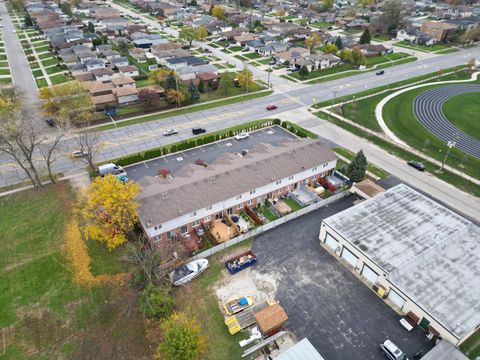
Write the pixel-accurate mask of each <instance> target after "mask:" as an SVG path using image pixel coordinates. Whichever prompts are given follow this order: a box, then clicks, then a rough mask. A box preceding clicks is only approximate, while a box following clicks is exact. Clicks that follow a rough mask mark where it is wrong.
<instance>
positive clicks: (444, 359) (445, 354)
mask: <svg viewBox="0 0 480 360" xmlns="http://www.w3.org/2000/svg"><path fill="white" fill-rule="evenodd" d="M422 360H468V357H466V356H465V355H463V353H462V352H461V351H460V350H458V349H457V348H456V347H455V346H453V345H452V344H450V343H449V342H448V341H446V340H441V341H440V342H439V343H438V344H437V345H435V347H434V348H433V349H432V350H430V351H429V352H428V353H426V354H425V355H424V356H422Z"/></svg>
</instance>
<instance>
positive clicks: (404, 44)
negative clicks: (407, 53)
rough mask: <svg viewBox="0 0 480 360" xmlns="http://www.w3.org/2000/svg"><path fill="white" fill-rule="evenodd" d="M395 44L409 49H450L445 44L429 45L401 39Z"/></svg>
mask: <svg viewBox="0 0 480 360" xmlns="http://www.w3.org/2000/svg"><path fill="white" fill-rule="evenodd" d="M393 45H396V46H400V47H404V48H407V49H412V50H418V51H423V52H433V51H438V50H445V49H448V46H447V45H444V44H434V45H432V46H427V45H419V44H411V43H409V42H408V41H399V42H396V43H394V44H393Z"/></svg>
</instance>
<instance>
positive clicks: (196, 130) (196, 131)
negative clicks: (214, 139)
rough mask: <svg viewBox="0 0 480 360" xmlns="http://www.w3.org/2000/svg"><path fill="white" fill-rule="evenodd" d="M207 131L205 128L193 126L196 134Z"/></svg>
mask: <svg viewBox="0 0 480 360" xmlns="http://www.w3.org/2000/svg"><path fill="white" fill-rule="evenodd" d="M205 132H207V130H205V129H203V128H193V129H192V133H194V134H195V135H198V134H203V133H205Z"/></svg>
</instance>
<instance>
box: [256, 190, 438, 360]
mask: <svg viewBox="0 0 480 360" xmlns="http://www.w3.org/2000/svg"><path fill="white" fill-rule="evenodd" d="M352 205H353V204H352V197H350V198H346V199H343V200H341V201H340V202H338V203H335V204H333V205H331V206H329V207H328V208H324V209H320V210H317V211H315V212H312V213H310V214H307V215H304V216H302V217H300V218H297V219H295V220H292V221H290V222H288V223H286V224H284V225H281V226H279V227H277V228H275V229H273V230H271V231H269V232H267V233H266V234H264V235H262V236H259V237H257V238H256V239H255V241H254V243H253V247H252V250H253V251H254V253H255V254H256V255H257V259H258V262H257V264H256V265H255V266H254V267H253V269H254V271H255V272H258V273H259V274H261V275H262V276H269V277H270V278H274V279H275V281H276V284H275V288H276V289H277V290H276V294H275V295H276V298H277V300H279V302H280V304H281V305H282V306H283V307H284V308H285V310H286V312H287V314H288V316H289V321H288V324H287V328H288V329H289V330H291V331H292V332H293V333H294V334H295V335H296V336H297V337H298V339H299V340H300V339H302V338H303V337H308V339H309V340H310V342H311V343H312V344H313V345H314V346H315V347H316V348H317V350H318V351H319V352H320V353H321V354H322V355H323V357H324V358H325V359H326V360H344V359H352V360H355V359H359V360H363V359H378V360H381V359H385V358H384V357H383V355H382V354H381V353H380V351H379V349H378V345H379V344H380V343H381V342H382V341H383V340H385V339H386V338H389V339H390V340H392V341H393V342H394V343H395V344H397V346H399V347H400V348H401V349H402V350H403V351H404V352H406V354H407V356H408V357H409V358H410V359H412V358H413V354H415V353H416V352H417V351H419V350H421V351H422V352H423V354H425V353H426V352H427V351H428V350H429V349H430V348H431V345H430V344H429V342H428V341H427V340H426V337H425V334H424V333H423V332H422V331H421V330H420V329H419V328H418V327H417V328H416V329H414V330H412V331H411V332H408V331H406V330H405V329H404V328H403V327H402V326H401V325H400V323H399V319H400V318H401V316H400V315H398V314H397V313H396V312H395V311H394V310H393V309H391V308H390V307H389V306H388V305H387V304H386V303H385V302H384V301H383V300H381V299H380V298H379V297H378V296H377V295H375V294H374V293H373V292H372V291H371V290H370V289H369V288H368V287H367V286H365V285H364V284H363V283H362V282H361V281H360V280H359V279H357V278H356V277H355V276H354V275H353V274H352V273H351V272H350V271H349V270H348V269H347V268H346V267H344V265H343V264H341V263H340V262H339V261H338V260H337V259H335V258H334V257H333V256H332V255H330V254H329V253H328V252H327V251H326V250H324V249H323V248H322V247H321V246H320V244H319V240H318V234H319V229H320V223H321V221H322V219H323V218H326V217H328V216H330V215H332V214H334V213H337V212H339V211H342V210H344V209H346V208H349V207H350V206H352Z"/></svg>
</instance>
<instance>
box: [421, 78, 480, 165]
mask: <svg viewBox="0 0 480 360" xmlns="http://www.w3.org/2000/svg"><path fill="white" fill-rule="evenodd" d="M471 92H478V93H479V95H478V101H480V84H464V85H446V86H442V87H437V88H433V89H430V90H427V91H425V92H423V93H421V94H420V95H418V96H417V97H416V98H415V100H414V101H413V113H414V115H415V117H416V118H417V120H418V121H420V123H421V124H422V125H423V126H425V127H426V128H427V129H428V130H429V131H430V132H432V133H433V134H435V135H436V136H438V137H439V138H440V139H442V140H444V141H445V142H448V141H450V140H452V139H453V137H454V136H455V134H457V140H456V145H455V147H457V148H459V149H461V150H463V151H465V152H467V153H469V154H471V155H473V156H476V157H477V158H480V140H478V139H475V138H473V137H472V136H470V135H468V134H466V133H464V132H463V131H460V130H459V129H457V128H456V127H455V126H454V125H453V124H452V123H451V122H450V121H448V119H447V118H446V117H445V115H444V114H443V111H442V107H443V104H444V103H445V102H446V101H447V100H449V99H450V98H451V97H453V96H456V95H460V94H465V93H471ZM475 116H477V117H478V119H477V121H480V114H476V115H475Z"/></svg>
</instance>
